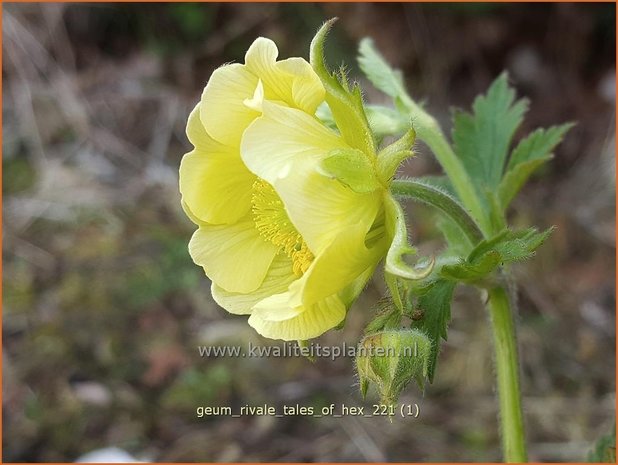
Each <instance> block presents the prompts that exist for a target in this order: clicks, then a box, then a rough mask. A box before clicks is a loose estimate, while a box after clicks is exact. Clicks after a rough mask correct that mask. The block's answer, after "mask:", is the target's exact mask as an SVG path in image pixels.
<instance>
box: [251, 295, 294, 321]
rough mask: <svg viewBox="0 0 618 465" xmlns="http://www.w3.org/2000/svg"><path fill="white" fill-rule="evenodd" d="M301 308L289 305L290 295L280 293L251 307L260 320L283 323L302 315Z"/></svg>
mask: <svg viewBox="0 0 618 465" xmlns="http://www.w3.org/2000/svg"><path fill="white" fill-rule="evenodd" d="M304 311H305V309H304V308H303V307H302V306H296V307H293V306H291V305H290V293H289V292H287V291H286V292H282V293H280V294H275V295H271V296H269V297H266V298H265V299H264V300H261V301H260V302H257V303H256V304H255V305H254V306H253V313H257V314H258V316H259V317H260V319H262V320H266V321H285V320H289V319H291V318H294V317H295V316H297V315H300V314H301V313H303V312H304Z"/></svg>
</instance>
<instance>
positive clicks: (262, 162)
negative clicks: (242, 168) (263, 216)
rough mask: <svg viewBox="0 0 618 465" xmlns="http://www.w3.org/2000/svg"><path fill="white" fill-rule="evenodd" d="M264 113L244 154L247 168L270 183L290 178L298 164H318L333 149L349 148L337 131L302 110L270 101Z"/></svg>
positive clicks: (248, 137) (249, 130)
mask: <svg viewBox="0 0 618 465" xmlns="http://www.w3.org/2000/svg"><path fill="white" fill-rule="evenodd" d="M263 110H264V113H263V115H262V116H261V117H259V118H257V119H256V120H255V121H253V122H252V123H251V125H250V126H249V127H248V128H247V130H246V131H245V133H244V135H243V138H242V143H241V149H240V153H241V157H242V159H243V161H244V162H245V164H246V165H247V167H248V168H249V169H250V170H251V171H252V172H253V173H255V174H256V175H257V176H259V177H260V178H262V179H264V180H266V181H268V182H269V183H270V184H274V183H275V181H276V180H277V179H279V178H282V177H285V176H287V175H288V173H289V172H290V170H291V169H292V165H293V164H294V163H296V162H298V161H303V160H313V161H314V163H315V164H316V165H317V163H318V162H319V161H320V160H322V159H324V158H325V157H326V156H328V152H329V151H330V150H332V149H336V148H345V147H347V146H346V145H345V143H344V142H343V140H342V139H341V138H340V137H339V136H338V135H337V134H336V133H335V132H333V131H332V130H330V129H328V128H326V127H325V126H324V125H323V124H321V123H320V122H319V121H317V120H316V119H315V118H313V117H311V116H309V115H308V114H306V113H304V112H302V111H300V110H297V109H295V108H288V107H284V106H281V105H277V104H274V103H272V102H268V101H264V102H263Z"/></svg>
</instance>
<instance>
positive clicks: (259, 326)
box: [249, 295, 346, 341]
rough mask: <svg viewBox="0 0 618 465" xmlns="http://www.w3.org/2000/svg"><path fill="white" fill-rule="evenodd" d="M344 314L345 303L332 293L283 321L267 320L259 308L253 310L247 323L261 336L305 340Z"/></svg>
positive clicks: (324, 330)
mask: <svg viewBox="0 0 618 465" xmlns="http://www.w3.org/2000/svg"><path fill="white" fill-rule="evenodd" d="M345 314H346V308H345V305H344V304H343V302H342V301H341V299H340V298H339V297H338V296H336V295H333V296H329V297H327V298H326V299H324V300H322V301H320V302H318V303H316V304H314V305H311V306H309V307H306V308H305V309H304V311H303V312H302V313H299V314H298V315H296V316H294V317H292V318H289V319H287V320H283V321H272V320H268V319H266V318H264V317H263V315H261V314H260V312H259V310H254V311H253V313H252V314H251V316H250V317H249V324H250V325H251V326H253V327H254V328H255V330H256V331H257V332H258V333H260V334H261V335H262V336H264V337H268V338H271V339H283V340H284V341H294V340H307V339H313V338H315V337H318V336H320V335H321V334H323V333H325V332H326V331H328V330H329V329H332V328H334V327H335V326H337V325H338V324H339V323H341V321H343V319H344V318H345Z"/></svg>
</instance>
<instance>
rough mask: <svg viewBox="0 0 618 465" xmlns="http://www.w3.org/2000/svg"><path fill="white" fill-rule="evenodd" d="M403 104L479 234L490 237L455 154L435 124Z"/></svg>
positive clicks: (407, 103)
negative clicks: (470, 216) (474, 221)
mask: <svg viewBox="0 0 618 465" xmlns="http://www.w3.org/2000/svg"><path fill="white" fill-rule="evenodd" d="M404 105H405V106H406V107H407V108H408V110H409V112H410V115H411V117H412V121H414V129H415V130H416V134H417V136H418V138H419V139H420V140H422V141H423V142H425V143H426V144H427V145H428V146H429V148H430V149H431V151H432V152H433V153H434V155H435V156H436V159H437V160H438V162H439V163H440V165H441V166H442V168H443V169H444V172H445V173H446V175H447V176H448V178H449V179H450V180H451V183H453V188H454V189H455V192H457V195H458V196H459V198H460V199H461V202H462V203H463V204H464V205H465V206H466V208H468V209H469V210H470V213H471V214H472V216H473V217H474V219H475V220H476V221H477V222H478V224H479V225H480V227H481V230H482V231H483V233H485V235H490V233H491V224H489V220H488V218H487V215H486V214H485V209H484V208H483V205H482V203H481V201H480V199H479V197H478V195H477V193H476V190H475V188H474V184H473V183H472V180H471V179H470V176H468V173H467V171H466V169H465V168H464V166H463V164H462V163H461V160H460V159H459V158H457V155H455V152H454V151H453V149H452V148H451V146H450V144H449V143H448V141H447V140H446V137H445V136H444V134H443V133H442V130H441V129H440V126H439V125H438V122H437V121H436V120H435V118H434V117H433V116H431V115H429V114H428V113H427V112H426V111H425V110H423V109H422V108H421V107H419V106H418V105H417V104H416V103H415V102H414V101H413V100H412V99H410V98H409V97H408V98H406V99H404Z"/></svg>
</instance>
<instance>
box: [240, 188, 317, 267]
mask: <svg viewBox="0 0 618 465" xmlns="http://www.w3.org/2000/svg"><path fill="white" fill-rule="evenodd" d="M251 204H252V208H251V210H252V212H253V220H254V221H255V227H256V228H257V230H258V231H259V232H260V234H261V235H262V237H263V238H264V239H266V240H267V241H270V242H272V243H273V244H274V245H276V246H277V247H279V250H282V251H283V252H284V253H285V254H286V255H287V256H288V257H290V258H291V259H292V263H293V264H292V269H293V271H294V274H296V275H297V276H302V275H303V273H304V272H305V271H307V269H308V268H309V265H311V262H312V261H313V254H312V253H311V251H310V250H309V247H307V243H306V242H305V241H304V240H303V237H302V236H301V235H300V233H299V232H298V231H297V230H296V228H295V227H294V225H293V224H292V222H291V221H290V218H289V217H288V214H287V212H286V211H285V206H284V205H283V202H282V201H281V199H280V198H279V195H277V193H276V192H275V189H273V187H272V186H271V185H270V184H269V183H267V182H266V181H264V180H263V179H259V178H258V179H257V180H256V181H255V182H254V183H253V196H252V198H251Z"/></svg>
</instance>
